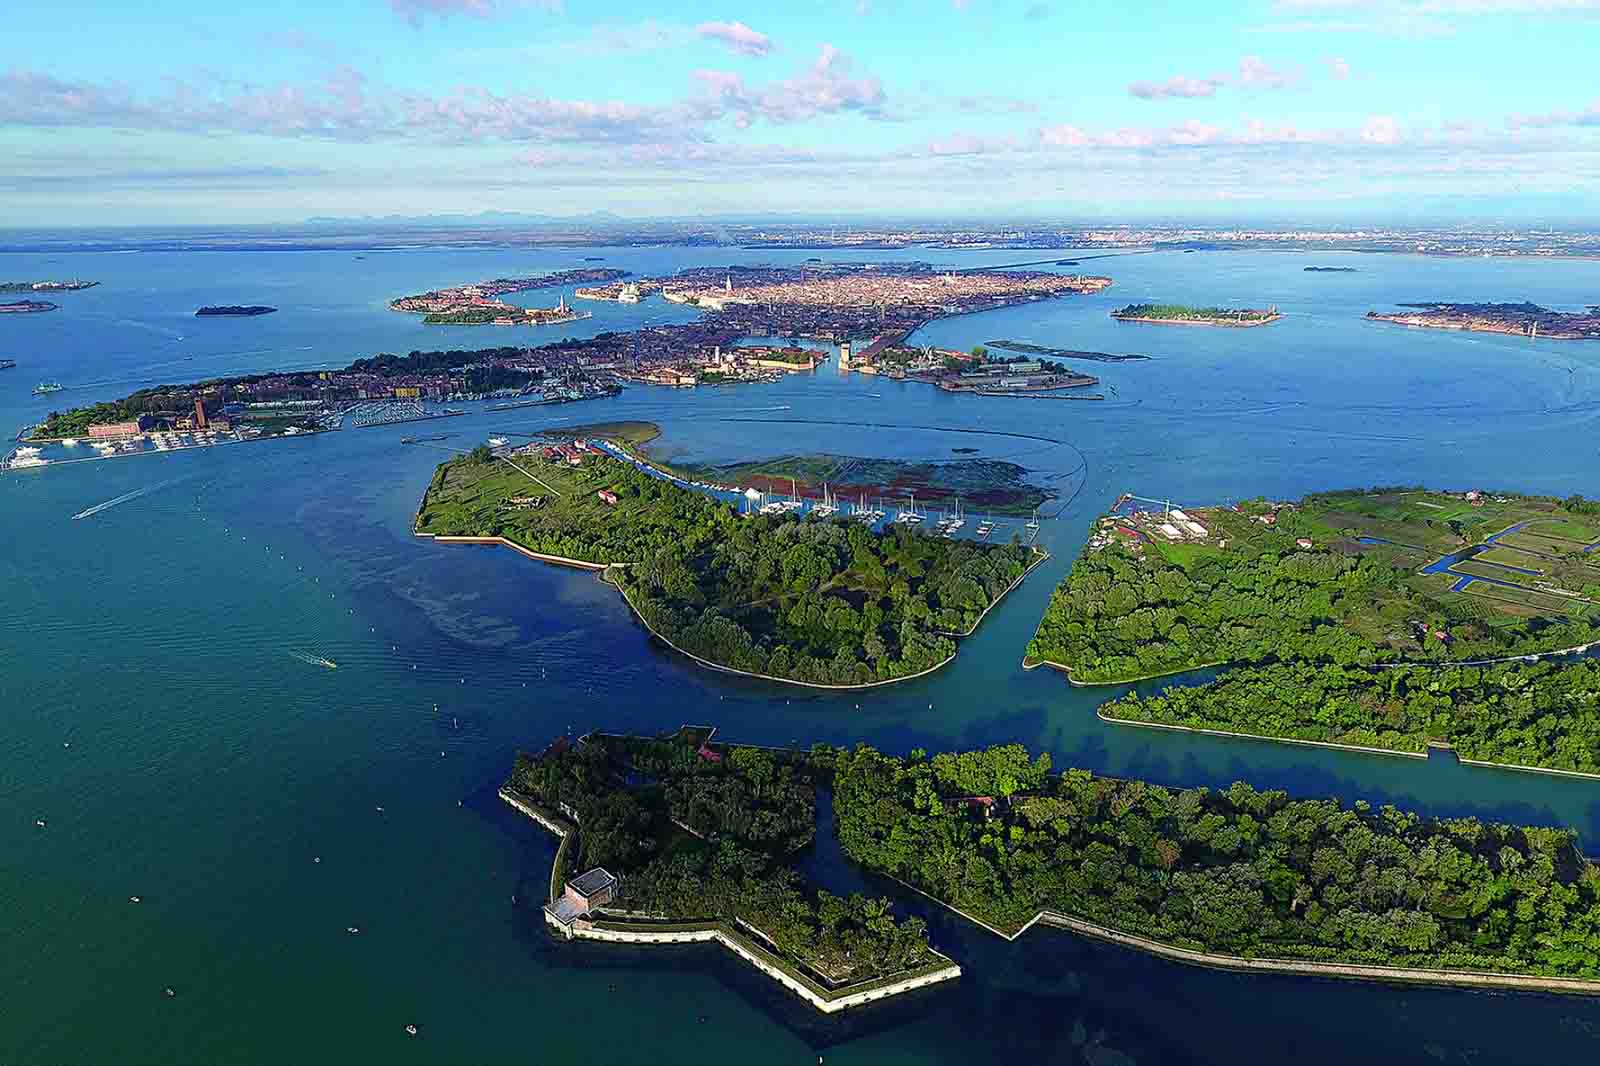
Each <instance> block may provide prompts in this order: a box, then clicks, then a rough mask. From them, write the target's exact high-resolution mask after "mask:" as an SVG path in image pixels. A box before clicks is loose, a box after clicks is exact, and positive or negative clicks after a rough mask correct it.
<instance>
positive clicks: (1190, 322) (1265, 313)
mask: <svg viewBox="0 0 1600 1066" xmlns="http://www.w3.org/2000/svg"><path fill="white" fill-rule="evenodd" d="M1111 317H1112V318H1114V319H1116V320H1117V321H1118V322H1154V323H1158V324H1160V325H1174V326H1264V325H1266V324H1267V323H1269V322H1276V321H1278V319H1280V318H1282V317H1283V316H1282V315H1280V314H1279V313H1278V309H1277V308H1276V307H1267V308H1259V307H1193V306H1191V305H1189V304H1129V305H1128V306H1126V307H1119V308H1118V309H1117V310H1115V311H1113V312H1111Z"/></svg>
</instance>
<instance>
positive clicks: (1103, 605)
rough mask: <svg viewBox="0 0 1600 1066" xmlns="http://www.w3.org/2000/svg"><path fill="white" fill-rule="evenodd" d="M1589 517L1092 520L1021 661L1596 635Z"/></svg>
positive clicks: (1599, 601) (1100, 675) (1478, 514)
mask: <svg viewBox="0 0 1600 1066" xmlns="http://www.w3.org/2000/svg"><path fill="white" fill-rule="evenodd" d="M1597 511H1600V507H1597V506H1596V505H1594V504H1590V503H1589V502H1588V501H1584V500H1582V499H1580V498H1574V499H1571V500H1565V501H1562V500H1556V499H1552V498H1544V497H1531V496H1517V495H1508V494H1490V493H1480V492H1467V493H1445V492H1429V491H1426V490H1421V489H1394V490H1372V491H1349V492H1333V493H1322V494H1317V495H1312V496H1308V497H1306V498H1305V499H1303V500H1300V501H1298V502H1274V501H1267V500H1253V501H1247V502H1245V503H1241V504H1238V505H1236V506H1235V507H1231V508H1221V507H1199V508H1193V507H1191V508H1187V509H1178V508H1172V509H1171V510H1167V509H1165V508H1161V509H1156V510H1140V509H1136V506H1135V502H1134V501H1133V500H1132V499H1131V498H1124V499H1123V500H1119V501H1118V506H1117V507H1115V508H1114V509H1113V510H1112V512H1111V513H1110V514H1108V515H1106V516H1105V517H1103V518H1102V519H1100V521H1099V522H1098V523H1097V525H1096V527H1095V529H1094V533H1093V535H1092V536H1091V539H1090V541H1089V543H1088V544H1087V545H1086V546H1085V548H1084V551H1083V554H1082V556H1081V557H1080V558H1079V560H1078V561H1077V563H1076V564H1075V565H1074V567H1073V569H1072V571H1071V573H1070V574H1069V575H1068V577H1067V579H1066V580H1065V581H1064V582H1063V583H1062V584H1061V586H1060V587H1059V588H1057V590H1056V593H1055V595H1054V596H1053V597H1052V599H1051V603H1050V606H1049V607H1048V608H1047V610H1046V613H1045V617H1044V619H1043V621H1042V622H1041V623H1040V626H1039V630H1038V633H1037V634H1036V635H1035V637H1034V639H1033V642H1032V643H1031V644H1030V646H1029V658H1030V659H1031V660H1033V661H1036V662H1044V663H1049V664H1052V665H1056V666H1060V667H1063V668H1065V669H1067V670H1069V671H1070V672H1071V674H1072V676H1073V680H1075V681H1078V682H1083V683H1118V682H1126V681H1132V680H1137V679H1141V678H1147V677H1156V676H1161V675H1164V674H1172V673H1179V672H1182V671H1186V670H1191V669H1194V668H1196V667H1200V666H1206V665H1216V664H1239V663H1260V662H1268V661H1280V662H1324V663H1338V664H1342V665H1354V664H1371V663H1387V662H1408V661H1413V662H1414V661H1422V662H1427V661H1463V660H1470V659H1476V658H1485V657H1495V656H1503V655H1519V654H1528V653H1532V652H1541V651H1551V650H1556V649H1560V648H1565V647H1571V646H1575V645H1578V644H1582V643H1585V642H1587V641H1588V640H1591V639H1594V638H1595V636H1596V635H1600V624H1597V623H1600V549H1597V550H1596V551H1593V552H1591V551H1590V550H1589V549H1590V548H1591V547H1592V546H1595V545H1597V544H1600V514H1597V513H1594V512H1597Z"/></svg>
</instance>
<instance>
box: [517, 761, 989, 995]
mask: <svg viewBox="0 0 1600 1066" xmlns="http://www.w3.org/2000/svg"><path fill="white" fill-rule="evenodd" d="M498 794H499V796H500V798H501V799H502V800H503V801H504V802H505V803H506V804H507V805H509V806H510V807H512V808H513V809H514V810H517V811H519V812H521V813H522V814H524V815H526V816H527V817H528V818H530V819H532V820H533V821H535V822H537V823H538V824H539V825H540V826H542V827H544V828H545V829H547V830H549V831H550V832H551V833H552V834H554V835H555V836H556V837H557V839H558V840H559V844H558V845H557V846H556V855H555V859H554V861H553V862H552V863H551V866H550V900H551V901H554V900H555V899H556V898H557V897H558V896H559V895H560V893H561V888H560V885H561V877H560V875H561V872H562V869H561V867H562V862H563V859H564V857H565V854H566V850H567V846H568V842H569V841H570V840H571V839H572V838H573V836H575V835H576V833H577V831H578V830H577V826H576V825H575V824H571V825H569V824H566V819H563V818H558V817H557V816H555V815H554V814H552V813H550V812H548V811H545V810H543V809H542V808H540V807H539V806H538V805H537V804H535V803H534V802H533V801H532V800H529V799H528V798H526V797H525V796H523V795H521V794H520V793H518V792H515V791H513V790H512V789H511V788H510V787H508V786H506V785H501V786H500V788H499V790H498ZM540 909H541V910H542V911H543V912H544V916H545V924H546V925H548V926H551V927H556V921H555V919H554V918H553V917H551V915H550V912H549V911H548V910H546V909H544V908H540ZM739 925H740V926H743V927H744V928H746V929H749V930H750V931H751V933H752V934H754V936H762V935H764V934H762V933H761V931H760V930H759V929H756V928H755V927H754V926H751V925H748V924H747V923H745V922H744V921H742V920H739ZM652 926H654V927H652ZM562 931H563V932H564V933H566V935H568V936H571V937H573V938H575V939H579V940H601V941H609V942H613V943H628V944H685V943H707V942H716V943H719V944H721V945H722V946H723V947H724V948H727V949H728V950H729V951H731V952H733V954H734V955H735V956H737V957H738V958H740V959H742V960H743V961H744V962H746V963H749V964H750V965H751V966H753V967H754V968H755V969H757V970H759V971H760V972H761V973H763V974H765V975H766V976H768V977H770V978H772V979H773V980H774V981H777V982H778V983H779V984H781V985H782V986H783V987H785V988H787V989H788V990H789V991H791V992H793V993H794V994H795V995H797V996H799V997H800V998H801V999H803V1000H805V1001H806V1002H808V1003H810V1004H811V1005H812V1006H813V1007H815V1008H816V1009H817V1010H819V1011H821V1012H822V1013H824V1014H836V1013H838V1012H840V1011H844V1010H848V1009H849V1008H851V1007H859V1006H864V1005H866V1004H867V1003H871V1002H873V1001H875V1000H881V999H887V998H889V997H890V996H896V995H900V994H901V993H904V992H911V991H914V990H916V989H919V988H926V987H929V986H931V985H936V984H941V983H943V982H945V981H952V980H954V979H956V978H957V977H960V976H961V966H960V965H959V964H958V963H956V962H955V960H953V959H951V958H950V957H949V956H948V955H945V954H944V953H942V952H940V951H938V950H936V949H935V948H933V946H932V945H929V946H928V952H929V953H930V954H931V955H933V956H934V959H935V960H937V961H933V962H930V963H929V964H928V965H926V966H924V967H922V968H920V969H917V970H910V971H905V972H903V973H899V974H890V975H888V976H886V977H878V978H873V979H870V980H867V981H859V982H856V983H855V984H853V985H850V984H847V985H843V986H841V987H839V988H836V989H829V988H826V987H824V986H823V985H821V984H819V983H818V982H816V981H815V980H813V979H812V978H810V977H809V976H808V975H806V974H805V973H804V972H802V971H801V970H799V969H798V968H796V967H795V966H794V965H793V964H792V963H789V962H788V961H787V960H785V959H782V958H780V957H779V956H777V955H775V954H774V953H772V952H771V951H769V950H767V949H766V948H764V947H762V946H761V945H760V944H758V943H756V941H755V940H754V939H753V938H752V937H750V936H745V935H744V934H743V933H742V932H740V931H739V930H738V929H736V928H734V927H733V926H732V925H730V924H728V923H726V922H722V921H710V920H700V921H695V920H687V921H680V922H665V923H659V924H657V923H640V922H630V921H629V920H628V919H627V918H626V917H625V916H623V915H620V914H611V913H610V912H607V911H604V910H601V911H598V912H596V919H595V920H587V919H580V920H579V921H577V922H574V923H573V925H572V927H571V929H570V931H567V930H562Z"/></svg>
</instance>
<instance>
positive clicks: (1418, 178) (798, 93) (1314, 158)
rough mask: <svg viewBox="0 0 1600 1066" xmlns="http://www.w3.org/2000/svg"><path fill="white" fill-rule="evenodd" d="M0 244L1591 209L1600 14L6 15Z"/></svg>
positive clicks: (929, 3)
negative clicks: (433, 218)
mask: <svg viewBox="0 0 1600 1066" xmlns="http://www.w3.org/2000/svg"><path fill="white" fill-rule="evenodd" d="M5 23H6V31H7V32H6V34H5V36H4V39H3V41H0V225H27V226H36V225H60V224H70V223H85V224H95V225H102V224H144V223H150V224H171V223H228V222H292V221H298V220H301V219H304V218H306V217H308V216H312V215H385V214H405V215H426V214H434V213H475V212H478V211H486V210H490V211H522V212H533V213H544V214H553V215H572V214H580V213H584V212H588V211H596V210H606V211H612V212H615V213H617V214H619V215H624V216H634V217H662V216H672V217H683V216H696V215H706V216H716V215H727V214H747V215H748V214H764V213H774V214H784V215H788V214H807V215H815V214H831V213H838V214H880V215H882V214H887V215H895V216H907V217H910V216H941V215H942V216H986V217H993V218H1030V217H1045V218H1076V219H1085V220H1117V219H1128V220H1140V219H1148V218H1155V217H1175V218H1189V219H1195V220H1197V221H1213V220H1221V219H1235V218H1237V219H1241V220H1248V219H1256V218H1260V219H1273V220H1283V221H1305V222H1311V223H1315V222H1321V221H1335V220H1337V221H1348V222H1361V221H1367V220H1371V221H1391V220H1395V219H1407V218H1416V219H1423V218H1434V217H1442V218H1449V217H1458V218H1465V217H1485V218H1490V217H1500V218H1508V219H1512V220H1516V221H1521V222H1539V221H1550V222H1560V223H1579V224H1582V223H1584V222H1586V221H1592V220H1595V219H1600V210H1597V209H1600V195H1597V194H1600V151H1597V148H1600V74H1597V73H1596V69H1597V68H1600V62H1597V61H1596V59H1595V57H1596V56H1600V0H1253V2H1241V3H1237V4H1227V3H1209V4H1202V3H1167V2H1139V0H1133V2H1126V3H1103V2H1094V3H1084V2H1068V0H788V2H787V3H783V4H781V5H779V4H774V3H771V2H769V3H768V4H764V5H763V4H752V3H749V2H748V0H728V2H724V3H700V2H698V0H685V2H680V3H678V4H676V5H663V4H660V3H652V4H644V3H635V2H632V0H613V2H608V3H605V4H590V3H585V2H582V0H278V2H276V3H274V4H271V5H266V4H231V5H230V4H222V5H219V4H217V3H216V2H215V0H205V2H201V0H161V2H160V3H159V4H150V5H139V4H127V3H76V4H64V3H62V2H60V0H56V2H54V3H44V2H40V0H8V4H7V10H6V14H5Z"/></svg>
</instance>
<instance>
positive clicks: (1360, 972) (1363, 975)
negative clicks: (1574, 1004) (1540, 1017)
mask: <svg viewBox="0 0 1600 1066" xmlns="http://www.w3.org/2000/svg"><path fill="white" fill-rule="evenodd" d="M881 876H885V877H888V878H889V880H891V881H893V882H895V883H896V884H898V885H902V886H904V887H905V888H908V889H910V890H911V891H913V892H915V893H917V894H918V895H920V896H922V897H924V898H925V899H929V900H932V901H933V902H934V903H937V904H938V905H939V906H941V907H943V908H945V909H946V910H948V911H950V912H951V913H953V914H957V915H960V916H961V917H962V918H965V919H966V920H967V921H969V922H971V923H973V924H974V925H976V926H979V927H980V928H983V929H986V930H988V931H989V932H991V933H993V934H994V935H996V936H998V937H1000V938H1001V939H1003V940H1007V941H1016V940H1018V939H1020V938H1021V936H1022V935H1023V934H1024V933H1026V932H1027V931H1028V930H1029V929H1032V928H1033V927H1034V926H1035V925H1045V926H1050V927H1052V928H1056V929H1064V930H1066V931H1068V932H1071V933H1076V934H1078V935H1079V936H1086V937H1090V938H1092V939H1095V940H1101V941H1105V942H1107V943H1111V944H1116V945H1118V946H1119V947H1125V948H1129V949H1131V950H1134V951H1141V952H1144V953H1145V954H1147V955H1154V956H1156V957H1158V958H1163V959H1167V960H1168V961H1171V962H1178V963H1182V964H1184V965H1188V966H1200V967H1203V968H1205V969H1211V970H1230V971H1233V972H1236V973H1278V974H1287V975H1291V976H1303V977H1334V978H1339V979H1341V980H1347V981H1371V982H1375V983H1379V984H1383V983H1396V984H1407V985H1426V986H1433V987H1456V988H1485V989H1510V990H1514V991H1520V992H1548V993H1556V994H1561V995H1577V996H1600V979H1595V978H1584V977H1545V976H1541V975H1538V974H1515V973H1499V972H1496V971H1492V970H1437V969H1428V968H1425V967H1414V966H1383V965H1379V964H1376V963H1358V962H1318V961H1316V960H1314V959H1277V958H1252V957H1249V956H1245V955H1224V954H1220V953H1218V952H1210V951H1199V950H1196V949H1194V948H1185V947H1180V946H1178V945H1176V944H1168V943H1165V942H1164V941H1160V940H1154V939H1151V938H1150V937H1146V936H1140V935H1138V934H1136V933H1124V932H1122V931H1120V930H1117V929H1113V928H1111V927H1110V926H1106V925H1100V924H1099V923H1097V922H1091V921H1087V920H1085V919H1083V918H1074V917H1073V916H1072V915H1070V914H1063V913H1062V912H1060V911H1057V910H1053V909H1051V908H1049V907H1046V908H1043V909H1042V910H1040V911H1039V912H1038V913H1037V914H1035V915H1034V916H1033V917H1032V918H1029V919H1028V920H1027V921H1026V922H1024V923H1023V924H1022V925H1021V926H1020V927H1018V928H1017V930H1016V931H1015V932H1011V933H1007V932H1005V931H1004V930H1002V929H999V928H997V927H995V926H993V925H990V924H989V923H988V922H986V921H984V920H983V919H982V918H977V917H974V916H973V915H971V914H968V913H967V912H966V911H964V910H962V909H961V908H960V907H957V906H956V905H955V904H953V903H949V902H947V901H945V900H942V899H940V898H939V897H938V896H935V895H932V894H931V893H928V892H925V891H923V890H922V889H920V888H918V887H917V886H915V885H913V884H910V883H908V882H906V881H902V880H900V878H898V877H894V876H891V875H888V874H882V875H881Z"/></svg>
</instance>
